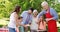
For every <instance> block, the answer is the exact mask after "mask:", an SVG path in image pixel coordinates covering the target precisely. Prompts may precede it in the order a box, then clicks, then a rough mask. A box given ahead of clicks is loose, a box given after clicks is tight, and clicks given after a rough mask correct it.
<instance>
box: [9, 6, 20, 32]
mask: <svg viewBox="0 0 60 32" xmlns="http://www.w3.org/2000/svg"><path fill="white" fill-rule="evenodd" d="M20 10H21V7H20V6H16V8H15V10H14V12H13V13H12V14H11V15H10V22H9V24H8V28H9V32H16V27H17V26H18V23H17V20H18V13H19V12H20Z"/></svg>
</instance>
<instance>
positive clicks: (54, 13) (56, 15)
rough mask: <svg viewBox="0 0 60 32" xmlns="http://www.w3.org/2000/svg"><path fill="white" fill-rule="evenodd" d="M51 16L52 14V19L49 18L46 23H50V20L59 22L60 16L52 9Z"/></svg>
mask: <svg viewBox="0 0 60 32" xmlns="http://www.w3.org/2000/svg"><path fill="white" fill-rule="evenodd" d="M51 14H52V16H53V17H52V18H49V19H48V18H47V19H46V21H49V20H58V14H57V12H56V11H55V10H54V9H52V11H51Z"/></svg>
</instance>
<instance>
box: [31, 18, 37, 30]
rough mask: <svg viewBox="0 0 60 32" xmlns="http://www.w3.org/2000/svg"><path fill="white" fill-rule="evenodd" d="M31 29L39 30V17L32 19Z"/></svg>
mask: <svg viewBox="0 0 60 32" xmlns="http://www.w3.org/2000/svg"><path fill="white" fill-rule="evenodd" d="M30 29H32V30H37V29H38V24H37V17H36V18H35V17H33V18H32V22H31V26H30Z"/></svg>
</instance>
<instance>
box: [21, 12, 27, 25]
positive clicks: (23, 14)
mask: <svg viewBox="0 0 60 32" xmlns="http://www.w3.org/2000/svg"><path fill="white" fill-rule="evenodd" d="M25 15H26V12H25V11H24V12H22V14H21V16H22V17H23V22H22V23H21V24H24V23H25V22H24V21H25Z"/></svg>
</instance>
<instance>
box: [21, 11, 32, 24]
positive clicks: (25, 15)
mask: <svg viewBox="0 0 60 32" xmlns="http://www.w3.org/2000/svg"><path fill="white" fill-rule="evenodd" d="M21 16H22V17H23V21H22V24H29V23H30V21H32V14H29V13H28V11H24V12H23V13H22V14H21Z"/></svg>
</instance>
